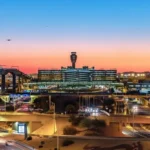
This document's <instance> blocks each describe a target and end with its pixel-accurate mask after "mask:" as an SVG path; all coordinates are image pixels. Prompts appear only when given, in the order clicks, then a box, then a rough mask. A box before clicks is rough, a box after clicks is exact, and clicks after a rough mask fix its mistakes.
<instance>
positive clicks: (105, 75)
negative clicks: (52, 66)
mask: <svg viewBox="0 0 150 150" xmlns="http://www.w3.org/2000/svg"><path fill="white" fill-rule="evenodd" d="M70 59H71V62H72V66H69V67H66V68H65V67H61V69H60V70H44V69H43V70H42V69H41V70H38V81H39V82H42V81H43V82H57V81H58V82H91V81H112V82H113V81H116V76H117V70H116V69H109V70H104V69H99V70H95V68H94V67H91V68H89V67H88V66H83V67H82V68H75V63H76V60H77V55H76V52H72V53H71V56H70Z"/></svg>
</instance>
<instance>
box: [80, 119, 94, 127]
mask: <svg viewBox="0 0 150 150" xmlns="http://www.w3.org/2000/svg"><path fill="white" fill-rule="evenodd" d="M80 126H81V127H86V128H90V127H91V126H92V120H90V119H88V118H84V119H83V120H81V122H80Z"/></svg>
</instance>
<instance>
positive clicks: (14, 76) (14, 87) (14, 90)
mask: <svg viewBox="0 0 150 150" xmlns="http://www.w3.org/2000/svg"><path fill="white" fill-rule="evenodd" d="M12 76H13V92H14V93H16V75H15V74H13V75H12Z"/></svg>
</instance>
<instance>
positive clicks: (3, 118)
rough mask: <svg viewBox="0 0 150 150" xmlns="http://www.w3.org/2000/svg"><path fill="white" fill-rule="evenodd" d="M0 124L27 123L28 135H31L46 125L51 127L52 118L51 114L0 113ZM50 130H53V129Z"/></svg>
mask: <svg viewBox="0 0 150 150" xmlns="http://www.w3.org/2000/svg"><path fill="white" fill-rule="evenodd" d="M0 122H22V123H27V130H28V133H29V134H31V133H32V132H33V131H35V130H37V129H38V128H40V127H42V126H43V125H45V124H47V123H51V125H53V124H54V118H53V115H52V114H51V115H50V114H40V113H32V114H31V113H16V112H1V113H0ZM51 130H53V128H52V129H51ZM52 132H53V131H52Z"/></svg>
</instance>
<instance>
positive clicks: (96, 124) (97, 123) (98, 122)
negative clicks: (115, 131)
mask: <svg viewBox="0 0 150 150" xmlns="http://www.w3.org/2000/svg"><path fill="white" fill-rule="evenodd" d="M92 126H93V127H94V128H99V127H105V126H106V123H105V121H103V120H98V119H95V120H92Z"/></svg>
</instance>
